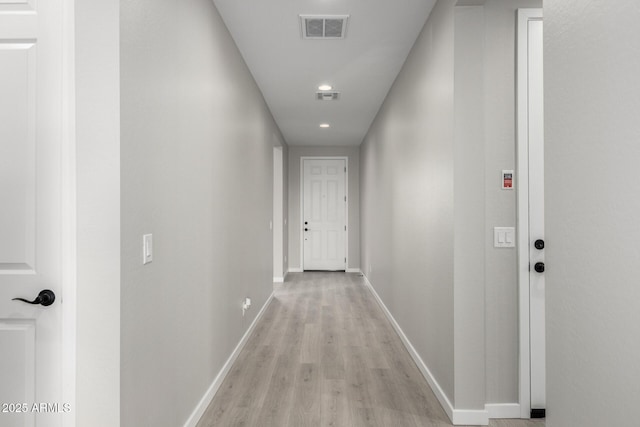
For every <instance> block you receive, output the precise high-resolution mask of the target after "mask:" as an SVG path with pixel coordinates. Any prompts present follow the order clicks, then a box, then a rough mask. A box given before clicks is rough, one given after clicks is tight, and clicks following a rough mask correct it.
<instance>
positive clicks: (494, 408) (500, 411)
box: [484, 403, 522, 418]
mask: <svg viewBox="0 0 640 427" xmlns="http://www.w3.org/2000/svg"><path fill="white" fill-rule="evenodd" d="M484 408H485V409H486V410H487V412H488V413H489V418H521V417H522V414H520V404H519V403H489V404H486V405H484Z"/></svg>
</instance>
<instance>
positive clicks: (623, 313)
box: [544, 0, 640, 427]
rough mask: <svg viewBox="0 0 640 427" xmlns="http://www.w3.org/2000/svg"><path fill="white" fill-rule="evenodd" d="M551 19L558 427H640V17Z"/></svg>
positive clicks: (551, 297) (550, 379)
mask: <svg viewBox="0 0 640 427" xmlns="http://www.w3.org/2000/svg"><path fill="white" fill-rule="evenodd" d="M612 3H615V4H612ZM544 9H545V10H544V15H545V16H544V20H545V23H544V26H545V30H544V31H545V45H544V49H545V165H546V168H545V174H546V179H545V182H546V200H545V205H546V210H545V216H546V227H547V229H546V240H547V243H548V245H547V248H546V249H545V250H546V251H547V253H546V264H547V272H546V273H545V274H546V275H547V276H546V290H547V307H546V308H547V392H548V402H549V403H548V406H547V414H548V415H547V426H549V427H560V426H578V425H584V426H595V425H608V426H630V425H637V424H638V420H637V418H638V415H637V411H638V402H640V386H639V385H638V379H639V378H640V363H638V361H639V360H640V340H639V339H638V337H640V286H639V283H640V262H639V260H640V250H639V248H640V246H639V245H638V242H639V241H640V227H639V226H638V212H640V168H639V167H638V165H639V164H640V121H639V120H638V115H639V114H640V83H639V81H638V76H639V75H640V37H639V34H640V33H639V32H638V20H639V19H640V9H639V8H638V2H637V1H636V0H620V1H616V2H609V1H604V0H598V1H592V2H588V3H587V4H585V2H583V1H579V0H561V1H560V0H545V3H544Z"/></svg>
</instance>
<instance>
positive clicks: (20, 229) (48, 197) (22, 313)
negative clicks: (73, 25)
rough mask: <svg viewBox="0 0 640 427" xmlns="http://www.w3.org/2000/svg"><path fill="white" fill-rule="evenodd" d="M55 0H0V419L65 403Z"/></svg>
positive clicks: (57, 416)
mask: <svg viewBox="0 0 640 427" xmlns="http://www.w3.org/2000/svg"><path fill="white" fill-rule="evenodd" d="M63 10H64V8H63V5H62V1H60V0H47V1H42V2H40V1H38V2H36V1H33V0H25V1H8V2H7V1H4V2H0V117H1V122H0V203H1V204H2V206H1V208H0V405H2V406H1V407H0V425H1V426H3V427H60V426H61V425H62V421H63V419H62V417H63V414H64V413H65V412H69V411H72V410H73V408H71V406H70V402H63V401H62V382H63V378H62V339H61V334H62V308H61V303H62V289H61V287H62V279H61V277H62V255H61V254H62V252H61V251H62V245H63V242H62V238H61V236H62V235H61V230H62V227H61V225H62V220H63V215H62V206H63V205H62V200H63V199H62V169H61V155H62V154H61V153H62V151H61V147H62V129H63V128H62V123H63V121H62V113H61V105H62V99H63V98H62V96H63V88H62V81H63V75H62V58H63V55H62V31H61V28H62V11H63ZM17 298H22V300H20V299H17Z"/></svg>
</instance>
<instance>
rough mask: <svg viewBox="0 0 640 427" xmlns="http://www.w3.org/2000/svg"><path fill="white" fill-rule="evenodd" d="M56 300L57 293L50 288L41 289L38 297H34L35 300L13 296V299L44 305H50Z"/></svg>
mask: <svg viewBox="0 0 640 427" xmlns="http://www.w3.org/2000/svg"><path fill="white" fill-rule="evenodd" d="M55 300H56V294H54V293H53V291H52V290H49V289H44V290H42V291H40V293H39V294H38V296H37V297H36V299H34V300H33V301H29V300H26V299H24V298H13V299H12V301H23V302H26V303H27V304H34V305H37V304H40V305H42V306H45V307H47V306H50V305H51V304H53V302H54V301H55Z"/></svg>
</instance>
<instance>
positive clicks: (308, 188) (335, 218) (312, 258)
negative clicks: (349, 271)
mask: <svg viewBox="0 0 640 427" xmlns="http://www.w3.org/2000/svg"><path fill="white" fill-rule="evenodd" d="M302 162H303V196H302V199H303V209H302V235H303V267H302V268H303V269H304V270H332V271H337V270H346V267H347V259H346V255H345V253H346V251H345V245H346V234H347V231H346V230H347V223H346V221H345V218H346V206H347V198H346V186H345V184H346V170H347V167H346V166H347V165H346V160H344V159H303V161H302Z"/></svg>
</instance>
